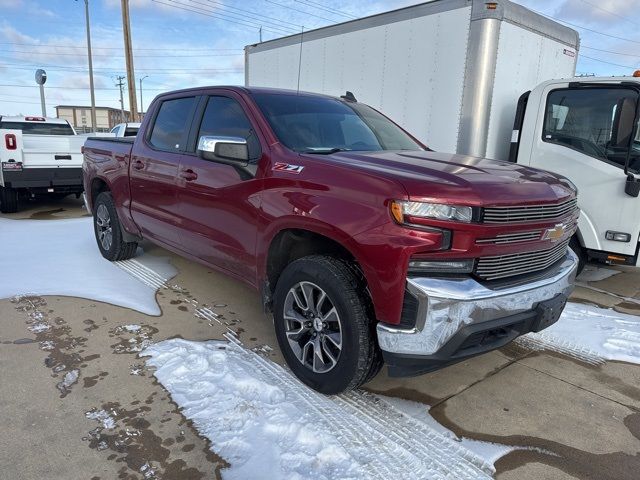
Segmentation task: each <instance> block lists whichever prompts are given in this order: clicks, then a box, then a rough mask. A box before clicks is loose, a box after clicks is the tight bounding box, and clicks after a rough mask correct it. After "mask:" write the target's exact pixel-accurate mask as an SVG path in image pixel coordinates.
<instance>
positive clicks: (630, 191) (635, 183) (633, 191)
mask: <svg viewBox="0 0 640 480" xmlns="http://www.w3.org/2000/svg"><path fill="white" fill-rule="evenodd" d="M624 193H626V194H627V195H629V196H630V197H637V196H638V195H640V180H638V179H637V178H636V177H635V176H633V175H627V182H626V183H625V185H624Z"/></svg>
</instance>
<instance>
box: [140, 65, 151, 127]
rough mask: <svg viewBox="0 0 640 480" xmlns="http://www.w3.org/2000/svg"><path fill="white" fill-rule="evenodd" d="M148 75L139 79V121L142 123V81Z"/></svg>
mask: <svg viewBox="0 0 640 480" xmlns="http://www.w3.org/2000/svg"><path fill="white" fill-rule="evenodd" d="M148 76H149V75H145V76H144V77H142V78H141V79H140V121H142V115H144V105H142V81H143V80H144V79H145V78H147V77H148Z"/></svg>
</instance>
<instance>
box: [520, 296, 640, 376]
mask: <svg viewBox="0 0 640 480" xmlns="http://www.w3.org/2000/svg"><path fill="white" fill-rule="evenodd" d="M518 342H519V343H521V344H522V345H524V346H526V347H531V348H536V349H547V350H555V351H558V352H559V353H563V354H566V355H570V356H573V357H576V358H579V359H580V360H583V361H586V362H588V363H593V364H597V363H602V362H603V361H605V360H617V361H621V362H629V363H637V364H640V317H637V316H635V315H627V314H624V313H618V312H615V311H614V310H608V309H604V308H599V307H595V306H592V305H583V304H579V303H571V302H570V303H568V304H567V306H566V308H565V310H564V312H563V313H562V316H561V317H560V320H558V322H556V323H555V324H554V325H552V326H550V327H549V328H547V329H545V330H543V331H542V332H539V333H530V334H528V335H525V336H524V337H520V338H519V339H518Z"/></svg>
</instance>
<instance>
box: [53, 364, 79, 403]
mask: <svg viewBox="0 0 640 480" xmlns="http://www.w3.org/2000/svg"><path fill="white" fill-rule="evenodd" d="M62 367H64V365H62ZM63 369H64V368H63ZM61 370H62V369H61ZM79 376H80V370H71V371H69V372H67V373H66V374H65V376H64V378H63V379H62V381H61V382H58V383H57V384H56V388H57V389H58V390H60V393H62V394H63V396H64V395H66V394H67V393H69V390H71V386H72V385H73V384H74V383H76V382H77V381H78V377H79Z"/></svg>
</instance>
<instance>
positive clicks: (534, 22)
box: [245, 0, 580, 53]
mask: <svg viewBox="0 0 640 480" xmlns="http://www.w3.org/2000/svg"><path fill="white" fill-rule="evenodd" d="M488 5H489V3H488V2H485V0H432V1H428V2H424V3H419V4H416V5H410V6H408V7H402V8H398V9H396V10H391V11H388V12H382V13H378V14H375V15H370V16H367V17H362V18H358V19H354V20H348V21H346V22H341V23H336V24H333V25H328V26H326V27H320V28H315V29H312V30H307V31H305V32H303V33H294V34H292V35H287V36H284V37H279V38H274V39H272V40H266V41H264V42H261V43H254V44H251V45H247V46H245V52H246V53H254V52H262V51H265V50H271V49H274V48H280V47H285V46H290V45H299V44H300V43H304V42H311V41H314V40H320V39H323V38H326V37H330V36H334V35H341V34H345V33H350V32H357V31H359V30H364V29H368V28H371V27H375V26H380V25H389V24H392V23H395V22H400V21H403V20H411V19H414V18H416V17H422V16H427V15H433V14H437V13H442V12H446V11H449V10H456V9H460V8H466V7H472V14H471V18H470V20H478V19H482V18H493V19H496V20H500V21H505V22H507V23H511V24H514V25H519V26H522V27H523V28H525V29H527V30H530V31H532V32H535V33H538V34H540V35H542V36H545V37H548V38H551V39H554V40H557V41H559V42H561V43H565V44H566V45H568V46H571V47H573V48H577V47H578V45H579V44H580V38H579V35H578V32H577V31H575V30H573V29H571V28H570V27H567V26H564V25H562V24H560V23H558V22H555V21H553V20H552V19H550V18H547V17H545V16H543V15H540V14H538V13H536V12H534V11H532V10H529V9H528V8H525V7H523V6H522V5H518V4H517V3H514V2H511V1H509V0H502V1H500V2H495V4H494V2H491V7H489V6H488Z"/></svg>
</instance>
